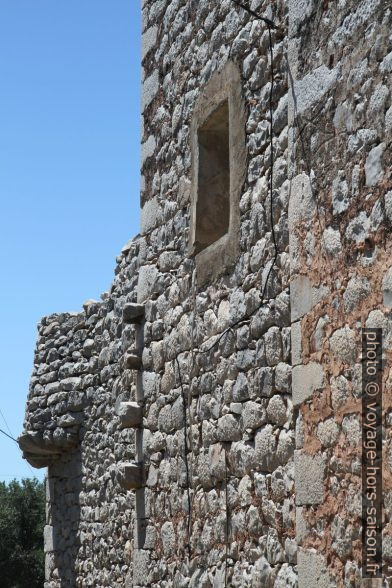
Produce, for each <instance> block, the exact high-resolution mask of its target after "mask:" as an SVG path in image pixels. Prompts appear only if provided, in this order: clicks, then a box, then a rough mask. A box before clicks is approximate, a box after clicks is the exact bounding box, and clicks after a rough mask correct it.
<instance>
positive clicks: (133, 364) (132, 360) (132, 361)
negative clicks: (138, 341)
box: [124, 349, 142, 370]
mask: <svg viewBox="0 0 392 588" xmlns="http://www.w3.org/2000/svg"><path fill="white" fill-rule="evenodd" d="M124 366H125V368H126V369H128V370H140V369H141V368H142V358H141V357H140V355H139V353H138V352H137V351H136V350H135V349H130V350H129V351H127V352H126V354H125V357H124Z"/></svg>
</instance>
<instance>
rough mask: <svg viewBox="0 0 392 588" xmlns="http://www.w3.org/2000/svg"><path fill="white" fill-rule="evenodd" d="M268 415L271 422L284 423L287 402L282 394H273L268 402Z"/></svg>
mask: <svg viewBox="0 0 392 588" xmlns="http://www.w3.org/2000/svg"><path fill="white" fill-rule="evenodd" d="M267 416H268V419H269V421H270V422H271V423H275V424H276V425H281V426H282V425H284V424H285V422H286V420H287V416H286V404H285V403H284V400H283V398H282V397H281V396H279V395H278V394H277V395H275V396H273V397H272V398H271V400H270V401H269V403H268V408H267Z"/></svg>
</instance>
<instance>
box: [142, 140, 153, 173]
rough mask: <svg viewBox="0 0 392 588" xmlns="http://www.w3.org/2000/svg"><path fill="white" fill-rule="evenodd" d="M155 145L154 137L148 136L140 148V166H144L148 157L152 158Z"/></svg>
mask: <svg viewBox="0 0 392 588" xmlns="http://www.w3.org/2000/svg"><path fill="white" fill-rule="evenodd" d="M156 146H157V143H156V140H155V136H154V135H150V136H149V137H148V139H147V141H145V142H144V143H142V147H141V166H142V167H143V165H144V164H145V162H146V161H147V159H148V158H149V157H152V156H153V155H154V153H155V149H156Z"/></svg>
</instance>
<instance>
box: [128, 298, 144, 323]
mask: <svg viewBox="0 0 392 588" xmlns="http://www.w3.org/2000/svg"><path fill="white" fill-rule="evenodd" d="M143 319H144V305H143V304H134V303H129V304H126V305H125V306H124V308H123V321H124V323H127V324H129V325H133V324H135V323H140V322H141V321H142V320H143Z"/></svg>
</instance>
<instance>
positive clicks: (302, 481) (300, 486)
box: [294, 450, 325, 506]
mask: <svg viewBox="0 0 392 588" xmlns="http://www.w3.org/2000/svg"><path fill="white" fill-rule="evenodd" d="M324 471H325V458H324V457H323V456H321V455H307V454H306V453H304V452H303V451H302V450H296V451H295V452H294V479H295V503H296V505H297V506H307V505H312V504H322V503H323V501H324Z"/></svg>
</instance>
